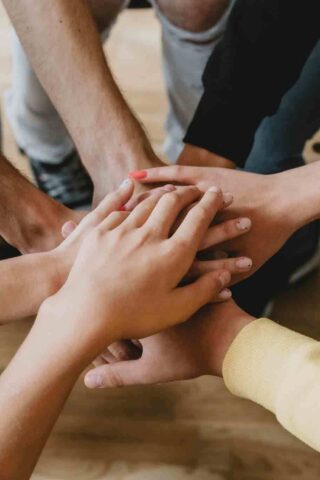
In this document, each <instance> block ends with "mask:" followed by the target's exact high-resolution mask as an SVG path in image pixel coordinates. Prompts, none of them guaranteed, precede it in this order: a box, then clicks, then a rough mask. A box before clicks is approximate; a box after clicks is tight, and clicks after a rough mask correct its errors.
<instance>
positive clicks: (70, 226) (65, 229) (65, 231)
mask: <svg viewBox="0 0 320 480" xmlns="http://www.w3.org/2000/svg"><path fill="white" fill-rule="evenodd" d="M76 228H77V224H76V223H75V222H73V221H72V220H70V221H69V222H66V223H65V224H64V225H62V229H61V233H62V236H63V237H64V238H67V237H69V235H71V233H72V232H73V231H74V230H75V229H76Z"/></svg>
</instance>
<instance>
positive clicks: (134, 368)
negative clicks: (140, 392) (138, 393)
mask: <svg viewBox="0 0 320 480" xmlns="http://www.w3.org/2000/svg"><path fill="white" fill-rule="evenodd" d="M150 367H151V368H150ZM153 375H154V371H153V368H152V366H149V367H148V364H147V363H146V362H144V361H143V360H142V359H139V360H131V361H127V362H119V363H114V364H112V365H104V366H100V367H97V368H94V369H92V370H90V371H89V372H87V374H86V375H85V377H84V383H85V386H86V387H88V388H91V389H95V388H116V387H124V386H127V385H145V384H150V383H154V382H153V381H152V377H153Z"/></svg>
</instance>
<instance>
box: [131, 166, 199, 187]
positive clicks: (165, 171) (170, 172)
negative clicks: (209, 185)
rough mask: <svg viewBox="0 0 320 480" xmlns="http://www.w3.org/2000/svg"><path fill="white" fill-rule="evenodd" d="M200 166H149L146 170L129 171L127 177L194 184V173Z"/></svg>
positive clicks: (150, 181) (145, 181) (145, 180)
mask: <svg viewBox="0 0 320 480" xmlns="http://www.w3.org/2000/svg"><path fill="white" fill-rule="evenodd" d="M199 168H201V167H197V168H195V167H183V166H180V165H173V166H170V167H157V168H149V169H147V170H138V171H135V172H130V173H129V177H130V178H134V179H135V180H138V181H139V182H142V183H160V182H166V183H172V182H174V183H183V184H185V185H194V183H195V178H196V173H197V171H199V170H198V169H199Z"/></svg>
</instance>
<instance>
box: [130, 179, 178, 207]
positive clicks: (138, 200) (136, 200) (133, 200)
mask: <svg viewBox="0 0 320 480" xmlns="http://www.w3.org/2000/svg"><path fill="white" fill-rule="evenodd" d="M175 189H176V187H175V186H174V185H165V186H164V187H158V188H153V189H152V190H148V191H147V192H142V193H139V194H138V195H135V196H134V197H132V198H131V199H130V200H129V202H127V203H126V205H125V206H124V209H125V210H127V211H130V212H131V211H132V210H133V209H134V208H136V206H137V205H139V203H141V202H142V201H143V200H146V199H147V198H149V197H150V196H151V195H154V194H155V193H157V192H159V191H163V190H165V191H166V192H173V191H174V190H175Z"/></svg>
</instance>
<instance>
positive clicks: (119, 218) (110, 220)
mask: <svg viewBox="0 0 320 480" xmlns="http://www.w3.org/2000/svg"><path fill="white" fill-rule="evenodd" d="M129 215H130V212H123V211H121V212H112V213H110V214H109V215H108V216H107V218H106V219H105V220H103V222H101V224H100V228H101V229H103V231H107V230H114V229H115V228H117V227H118V226H119V225H121V224H122V223H123V222H124V221H125V220H126V219H127V218H128V217H129Z"/></svg>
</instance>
